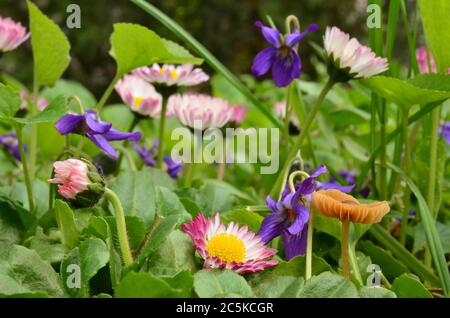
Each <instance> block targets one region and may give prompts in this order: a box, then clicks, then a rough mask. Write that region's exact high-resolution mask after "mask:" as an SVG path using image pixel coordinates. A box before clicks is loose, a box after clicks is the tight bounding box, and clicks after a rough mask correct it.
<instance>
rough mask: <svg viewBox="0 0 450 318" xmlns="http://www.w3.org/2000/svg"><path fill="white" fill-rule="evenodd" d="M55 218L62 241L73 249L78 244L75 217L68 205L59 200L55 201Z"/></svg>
mask: <svg viewBox="0 0 450 318" xmlns="http://www.w3.org/2000/svg"><path fill="white" fill-rule="evenodd" d="M55 217H56V222H57V223H58V227H59V229H60V230H61V233H62V241H63V243H64V244H65V245H66V246H67V247H68V248H69V249H72V248H74V247H75V246H76V245H77V243H78V229H77V226H76V223H75V216H74V214H73V211H72V209H71V208H70V207H69V205H68V204H67V203H65V202H63V201H61V200H56V201H55Z"/></svg>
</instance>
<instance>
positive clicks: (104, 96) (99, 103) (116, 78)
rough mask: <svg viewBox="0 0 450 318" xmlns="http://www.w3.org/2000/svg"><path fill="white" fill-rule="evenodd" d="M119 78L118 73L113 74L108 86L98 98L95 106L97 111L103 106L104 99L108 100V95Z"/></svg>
mask: <svg viewBox="0 0 450 318" xmlns="http://www.w3.org/2000/svg"><path fill="white" fill-rule="evenodd" d="M119 79H120V76H119V74H116V75H115V76H114V78H113V79H112V81H111V83H109V85H108V87H107V88H106V90H105V92H104V93H103V95H102V97H101V98H100V101H99V102H98V103H97V105H96V106H95V109H96V110H97V113H100V111H101V110H102V108H103V106H105V104H106V101H107V100H108V98H109V96H110V95H111V93H112V91H113V90H114V86H115V85H116V83H117V81H118V80H119Z"/></svg>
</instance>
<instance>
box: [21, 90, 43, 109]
mask: <svg viewBox="0 0 450 318" xmlns="http://www.w3.org/2000/svg"><path fill="white" fill-rule="evenodd" d="M20 98H21V100H22V103H21V104H20V107H19V109H27V108H28V99H31V98H32V96H30V93H29V92H28V91H27V90H25V89H24V90H22V91H21V92H20ZM47 106H48V101H47V100H46V99H45V98H43V97H41V98H39V99H38V102H37V107H38V108H39V110H40V111H43V110H44V109H45V108H47Z"/></svg>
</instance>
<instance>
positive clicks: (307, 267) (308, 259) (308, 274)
mask: <svg viewBox="0 0 450 318" xmlns="http://www.w3.org/2000/svg"><path fill="white" fill-rule="evenodd" d="M310 211H311V214H310V216H309V221H308V236H307V238H306V265H305V280H308V279H310V278H311V276H312V246H313V232H314V211H313V210H312V209H310Z"/></svg>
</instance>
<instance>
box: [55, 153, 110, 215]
mask: <svg viewBox="0 0 450 318" xmlns="http://www.w3.org/2000/svg"><path fill="white" fill-rule="evenodd" d="M53 167H54V169H55V177H54V178H53V179H49V180H48V182H49V183H55V184H57V185H58V193H59V194H60V195H61V196H62V197H63V198H65V199H66V200H68V201H69V202H71V203H73V204H74V205H75V206H79V207H84V208H85V207H91V206H93V205H95V204H96V203H97V202H98V201H99V200H100V199H101V197H102V196H103V193H104V192H105V181H104V180H103V178H102V176H100V174H99V173H98V172H97V169H96V168H95V166H94V165H93V164H92V163H90V162H89V161H87V160H78V159H67V160H64V161H56V162H55V163H54V164H53Z"/></svg>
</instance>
